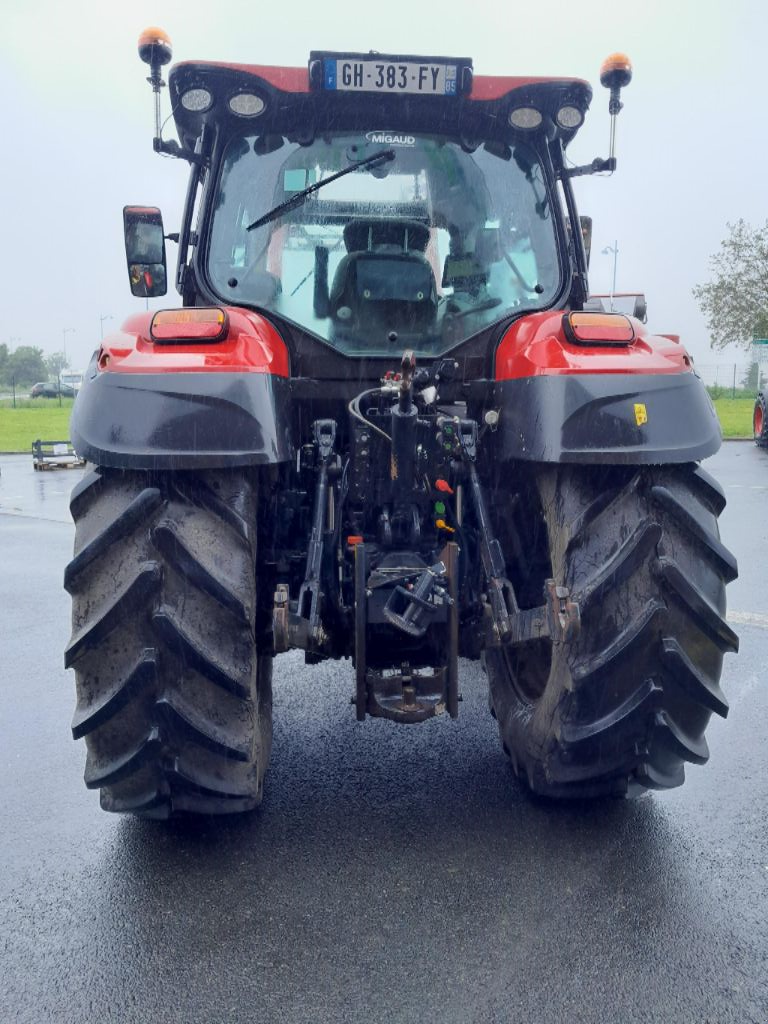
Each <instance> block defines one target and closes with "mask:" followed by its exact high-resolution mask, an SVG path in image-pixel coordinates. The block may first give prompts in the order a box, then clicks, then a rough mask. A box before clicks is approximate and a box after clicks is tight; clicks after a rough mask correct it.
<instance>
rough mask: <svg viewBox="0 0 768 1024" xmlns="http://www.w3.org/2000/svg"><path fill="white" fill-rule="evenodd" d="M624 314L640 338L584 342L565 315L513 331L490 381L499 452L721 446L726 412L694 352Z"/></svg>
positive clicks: (673, 450) (663, 459) (652, 460)
mask: <svg viewBox="0 0 768 1024" xmlns="http://www.w3.org/2000/svg"><path fill="white" fill-rule="evenodd" d="M622 319H623V320H624V321H626V320H630V322H631V323H632V326H633V328H634V334H635V336H634V338H633V340H632V342H631V343H630V344H625V343H621V344H620V343H615V344H614V343H612V342H611V341H610V339H609V340H607V341H602V342H601V343H599V344H589V343H587V344H579V343H577V342H574V341H573V340H572V339H569V337H568V336H567V335H566V333H565V332H564V330H563V320H564V315H563V314H562V313H541V314H535V315H533V316H529V317H525V318H524V319H522V320H520V321H518V323H517V324H515V325H513V327H511V328H510V330H509V331H507V333H506V334H505V336H504V338H503V339H502V341H501V343H500V345H499V348H498V350H497V353H496V380H495V381H494V382H493V383H492V384H489V383H488V382H487V383H486V386H489V387H490V391H491V394H492V405H493V407H494V408H496V409H497V410H498V412H499V421H498V429H497V431H496V437H495V442H494V452H495V457H496V458H498V459H503V460H507V459H524V460H531V461H536V462H575V463H613V464H629V465H648V464H663V463H682V462H696V461H699V460H701V459H704V458H706V457H707V456H709V455H712V454H714V453H715V452H716V451H717V450H718V448H719V447H720V444H721V442H722V434H721V431H720V424H719V422H718V419H717V414H716V413H715V408H714V406H713V404H712V402H711V400H710V398H709V395H708V394H707V391H706V389H705V387H704V385H703V384H702V382H701V380H700V379H699V378H698V377H697V376H696V374H695V373H694V372H693V367H692V362H691V359H690V357H689V355H688V353H687V352H686V350H685V349H684V348H683V346H682V345H680V344H679V342H677V341H675V340H674V339H673V338H668V337H660V336H653V335H650V334H648V333H647V332H646V331H645V328H644V327H643V325H642V324H641V323H640V322H639V321H637V320H634V319H632V318H622ZM486 407H487V406H486Z"/></svg>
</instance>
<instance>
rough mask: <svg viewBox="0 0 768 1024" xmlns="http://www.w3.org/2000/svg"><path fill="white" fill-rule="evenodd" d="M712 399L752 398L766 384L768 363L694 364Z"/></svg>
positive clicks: (767, 380)
mask: <svg viewBox="0 0 768 1024" xmlns="http://www.w3.org/2000/svg"><path fill="white" fill-rule="evenodd" d="M695 369H696V373H698V375H699V376H700V377H701V379H702V380H703V381H704V384H705V385H706V386H707V388H708V389H709V392H710V394H711V395H712V397H713V398H754V396H755V395H756V394H757V392H758V391H759V390H760V388H763V387H765V386H766V384H768V363H762V362H758V361H757V360H753V361H751V362H750V361H745V362H742V363H700V362H699V361H698V360H697V361H696V363H695Z"/></svg>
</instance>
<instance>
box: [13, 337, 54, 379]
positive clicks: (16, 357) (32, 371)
mask: <svg viewBox="0 0 768 1024" xmlns="http://www.w3.org/2000/svg"><path fill="white" fill-rule="evenodd" d="M47 372H48V371H47V370H46V367H45V360H44V358H43V350H42V349H41V348H33V346H32V345H19V347H18V348H17V349H16V351H15V352H12V353H11V354H10V355H9V356H8V361H7V363H6V371H5V376H6V379H7V380H9V381H10V379H11V378H15V380H16V383H17V384H34V383H35V382H36V381H38V380H45V378H46V375H47Z"/></svg>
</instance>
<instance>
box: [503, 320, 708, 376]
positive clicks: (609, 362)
mask: <svg viewBox="0 0 768 1024" xmlns="http://www.w3.org/2000/svg"><path fill="white" fill-rule="evenodd" d="M630 319H631V322H632V324H633V326H634V328H635V335H636V337H635V340H634V341H633V342H632V343H631V344H630V345H620V346H619V345H617V346H615V347H606V346H604V345H588V344H583V345H581V344H575V343H571V342H569V341H568V340H567V339H566V337H565V333H564V331H563V313H562V310H561V311H559V312H546V313H531V314H530V316H525V317H523V318H522V319H521V320H518V321H517V323H515V324H513V325H512V326H511V327H510V328H509V330H508V331H507V332H506V334H505V335H504V337H503V338H502V339H501V344H500V345H499V347H498V349H497V350H496V380H514V379H516V378H520V377H538V376H542V375H545V374H565V373H686V372H691V359H690V356H689V355H688V353H687V352H686V351H685V349H684V348H683V346H682V345H680V344H679V343H676V342H674V341H671V340H670V339H669V338H665V337H661V336H659V335H653V334H648V332H647V331H646V329H645V327H644V326H643V324H641V323H640V321H639V320H635V319H634V318H630Z"/></svg>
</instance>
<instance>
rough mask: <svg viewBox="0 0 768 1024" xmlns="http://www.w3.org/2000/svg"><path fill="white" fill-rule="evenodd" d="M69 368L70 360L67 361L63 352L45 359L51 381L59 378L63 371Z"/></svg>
mask: <svg viewBox="0 0 768 1024" xmlns="http://www.w3.org/2000/svg"><path fill="white" fill-rule="evenodd" d="M68 366H69V359H67V357H66V356H65V355H64V353H63V352H54V353H53V355H52V356H46V357H45V368H46V370H47V371H48V376H49V377H50V378H51V379H53V378H54V377H58V376H59V374H60V373H61V371H62V370H66V368H67V367H68Z"/></svg>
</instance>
